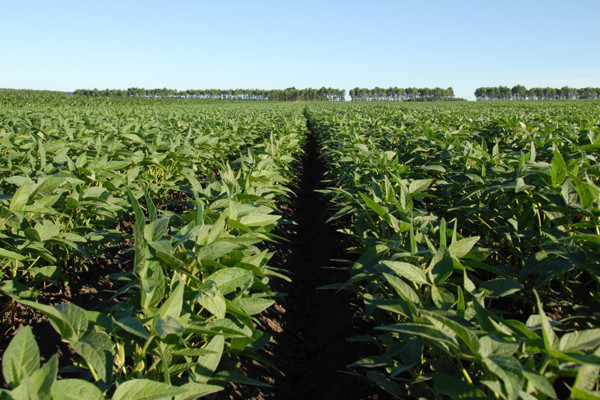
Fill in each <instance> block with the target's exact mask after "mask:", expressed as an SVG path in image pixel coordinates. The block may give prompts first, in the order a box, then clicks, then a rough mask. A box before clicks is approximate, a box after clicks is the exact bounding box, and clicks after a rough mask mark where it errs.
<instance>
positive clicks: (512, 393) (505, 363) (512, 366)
mask: <svg viewBox="0 0 600 400" xmlns="http://www.w3.org/2000/svg"><path fill="white" fill-rule="evenodd" d="M483 362H484V364H485V366H486V367H487V368H488V369H489V371H490V372H492V373H493V374H494V375H496V376H497V377H498V378H500V379H501V380H502V383H503V384H504V389H505V390H506V396H507V398H508V399H510V400H515V399H517V398H518V397H519V392H520V391H521V387H522V386H523V382H524V376H523V369H522V367H521V364H519V362H518V361H517V360H516V359H515V358H513V357H498V356H495V357H486V358H484V359H483Z"/></svg>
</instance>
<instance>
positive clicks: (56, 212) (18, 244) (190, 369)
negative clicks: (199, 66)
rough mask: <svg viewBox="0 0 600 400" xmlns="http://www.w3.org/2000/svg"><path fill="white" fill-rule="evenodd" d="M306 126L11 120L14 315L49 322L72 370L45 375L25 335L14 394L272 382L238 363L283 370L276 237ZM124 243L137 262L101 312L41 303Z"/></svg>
mask: <svg viewBox="0 0 600 400" xmlns="http://www.w3.org/2000/svg"><path fill="white" fill-rule="evenodd" d="M305 129H306V125H305V120H304V117H303V116H302V109H301V108H297V107H294V106H291V105H270V106H265V105H262V104H261V105H257V106H254V107H253V106H248V105H244V106H243V107H242V106H237V105H221V106H219V107H216V106H212V105H202V104H195V105H194V104H190V105H186V106H181V105H174V106H169V105H161V106H144V105H142V106H140V105H136V106H135V107H133V106H127V105H119V106H118V107H111V106H106V107H95V108H89V107H62V108H48V107H43V105H42V106H41V107H39V108H12V109H10V108H8V109H4V110H3V111H2V112H1V113H0V142H1V156H0V157H1V162H0V266H1V268H2V281H1V283H0V292H1V295H2V297H1V300H2V306H3V313H4V315H7V313H8V314H10V312H17V311H18V308H19V307H23V306H25V307H29V308H31V309H33V310H36V311H37V312H40V313H43V314H44V315H45V316H46V317H47V318H48V319H49V321H50V323H51V324H52V326H53V327H54V329H56V331H57V332H58V333H59V334H60V336H61V338H62V341H63V342H66V343H67V344H68V346H69V347H70V348H71V350H72V352H73V357H72V359H73V361H69V359H66V360H63V359H60V360H59V359H58V357H57V356H53V357H52V358H50V359H49V360H48V361H47V362H45V363H44V364H43V366H42V363H41V362H40V351H39V347H38V344H37V342H36V338H35V337H34V335H33V333H32V329H31V328H30V327H28V326H25V327H23V328H22V329H20V330H19V331H18V333H16V334H15V336H14V337H13V338H12V341H11V342H10V344H9V345H8V347H6V348H5V349H3V350H2V351H3V354H2V372H3V376H4V381H5V383H4V389H1V390H0V398H11V399H23V398H56V399H63V398H69V399H76V398H77V399H103V398H113V399H142V398H143V399H146V398H153V399H154V398H156V399H159V398H169V399H171V398H176V399H192V398H198V397H202V396H204V395H210V394H211V393H215V392H217V391H220V390H222V389H223V388H224V386H225V385H226V384H227V383H228V382H231V381H235V382H242V383H249V384H260V382H254V381H252V380H251V379H248V378H246V377H245V376H243V375H242V373H241V372H240V370H239V360H240V358H241V357H251V358H255V359H258V360H259V361H260V362H263V361H264V362H268V361H266V360H262V359H261V357H260V355H259V354H258V350H259V349H260V348H261V347H262V346H263V345H264V344H266V343H267V342H268V341H269V340H270V338H269V336H268V335H267V334H265V333H263V332H262V331H261V329H260V324H259V322H258V321H257V319H256V317H255V315H256V314H258V313H259V312H261V311H262V310H264V309H266V308H268V307H269V306H271V304H273V302H274V301H273V300H272V297H273V296H274V295H275V294H274V293H273V292H272V291H271V290H270V289H269V282H270V279H273V278H277V279H287V277H286V276H285V275H284V274H283V273H282V272H281V271H278V270H276V269H275V268H272V267H270V266H269V264H268V262H269V259H270V256H271V253H270V252H268V251H267V250H266V242H268V241H272V240H275V236H274V234H273V232H272V230H273V228H274V227H275V226H276V225H277V224H278V223H279V222H280V221H279V220H280V215H279V213H278V212H277V208H276V203H278V202H280V201H285V199H286V196H287V195H288V191H289V189H288V188H287V185H288V183H289V182H290V181H291V176H292V171H291V170H292V166H293V163H294V160H295V159H296V158H297V157H298V155H299V154H300V153H301V151H302V149H301V146H302V143H303V141H304V138H305ZM115 248H117V249H119V250H120V251H124V252H125V253H126V255H127V254H129V257H125V259H126V260H129V261H128V262H127V264H126V265H125V268H123V269H122V271H120V272H119V273H115V274H112V275H111V276H110V278H111V279H113V280H114V282H115V288H116V289H115V290H114V291H113V292H112V293H108V295H106V299H105V300H104V301H102V302H101V303H100V304H98V305H97V306H95V307H94V308H93V309H85V308H83V307H81V306H79V305H77V304H72V303H70V302H61V304H54V303H53V304H45V303H43V302H42V301H39V300H40V299H44V298H45V297H44V296H43V294H44V291H47V290H50V289H54V291H55V292H57V293H60V292H61V291H68V289H69V283H70V280H71V279H72V278H73V277H74V276H77V275H78V274H79V273H80V272H81V271H83V270H85V269H91V268H94V267H95V263H97V262H100V261H101V260H102V259H103V258H106V257H111V256H112V255H114V254H115V252H114V249H115ZM99 260H100V261H99ZM96 265H97V264H96ZM89 284H90V285H92V286H93V282H90V283H89ZM56 289H58V290H56ZM59 298H60V296H59ZM59 302H60V299H59ZM17 305H18V307H17ZM11 310H12V311H11ZM58 376H60V377H61V378H62V379H57V377H58Z"/></svg>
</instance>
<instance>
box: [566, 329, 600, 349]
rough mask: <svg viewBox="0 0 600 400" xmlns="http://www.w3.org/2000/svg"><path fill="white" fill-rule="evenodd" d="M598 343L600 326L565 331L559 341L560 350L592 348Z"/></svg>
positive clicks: (599, 342) (599, 341) (599, 340)
mask: <svg viewBox="0 0 600 400" xmlns="http://www.w3.org/2000/svg"><path fill="white" fill-rule="evenodd" d="M599 344H600V328H595V329H586V330H583V331H576V332H569V333H565V334H564V335H563V336H562V337H561V338H560V342H559V349H560V350H561V351H571V350H582V351H584V350H587V349H594V348H596V347H598V345H599Z"/></svg>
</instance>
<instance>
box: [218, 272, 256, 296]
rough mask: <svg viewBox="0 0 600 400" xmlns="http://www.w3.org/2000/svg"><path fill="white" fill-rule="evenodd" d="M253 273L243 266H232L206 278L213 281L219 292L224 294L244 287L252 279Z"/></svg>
mask: <svg viewBox="0 0 600 400" xmlns="http://www.w3.org/2000/svg"><path fill="white" fill-rule="evenodd" d="M252 277H253V274H252V272H251V271H248V270H246V269H243V268H238V267H232V268H223V269H220V270H218V271H216V272H215V273H213V274H212V275H210V276H209V277H208V278H207V280H211V281H213V282H215V284H216V285H217V287H218V288H219V291H220V292H221V294H223V295H226V294H228V293H231V292H233V291H235V290H236V289H237V288H240V287H244V286H246V285H248V284H249V283H250V282H251V281H252Z"/></svg>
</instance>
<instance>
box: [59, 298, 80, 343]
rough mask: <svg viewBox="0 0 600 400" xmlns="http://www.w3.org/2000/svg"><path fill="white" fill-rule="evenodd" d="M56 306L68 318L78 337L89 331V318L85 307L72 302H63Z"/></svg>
mask: <svg viewBox="0 0 600 400" xmlns="http://www.w3.org/2000/svg"><path fill="white" fill-rule="evenodd" d="M54 307H55V308H56V309H57V310H59V311H60V312H62V313H63V315H64V316H65V317H66V318H67V320H68V321H69V323H70V324H71V326H72V327H73V331H74V332H75V335H76V337H81V336H82V335H83V334H84V333H85V332H86V331H87V328H88V324H89V318H88V315H87V312H86V311H85V310H84V309H83V308H81V307H79V306H76V305H75V304H71V303H63V304H59V305H57V306H54Z"/></svg>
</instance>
